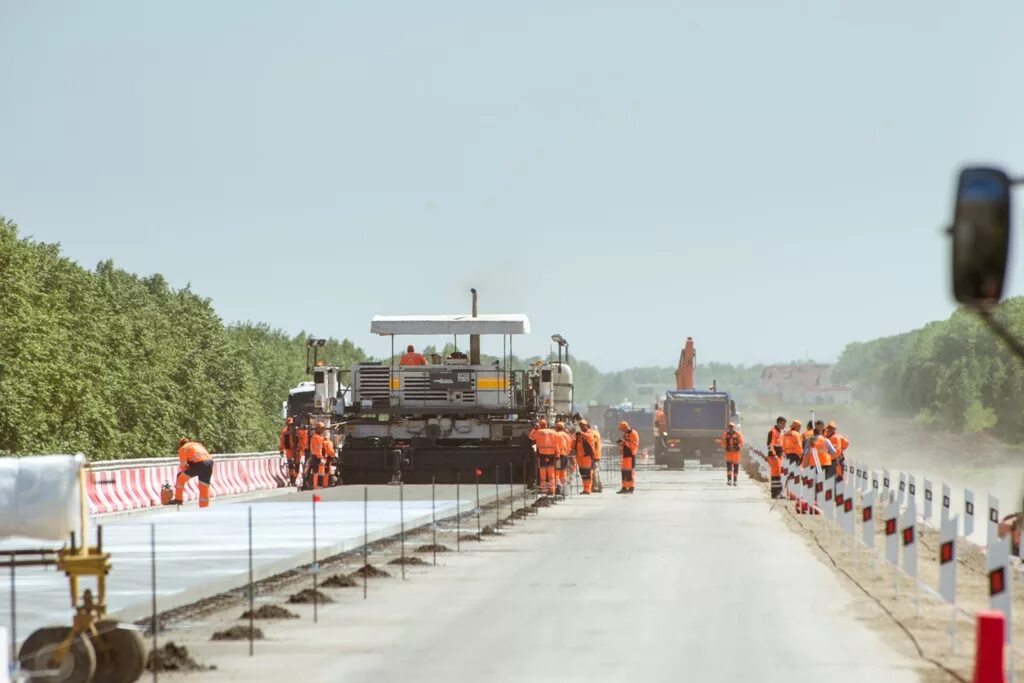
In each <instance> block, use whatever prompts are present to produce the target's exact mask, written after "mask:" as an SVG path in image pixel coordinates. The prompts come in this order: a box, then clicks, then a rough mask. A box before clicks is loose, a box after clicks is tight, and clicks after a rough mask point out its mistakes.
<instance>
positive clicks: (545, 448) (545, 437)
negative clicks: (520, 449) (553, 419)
mask: <svg viewBox="0 0 1024 683" xmlns="http://www.w3.org/2000/svg"><path fill="white" fill-rule="evenodd" d="M530 440H531V441H533V443H534V444H536V445H537V453H538V454H539V455H558V442H559V441H560V439H559V437H558V434H557V432H555V430H553V429H551V428H550V427H544V428H537V429H534V430H533V431H532V432H530Z"/></svg>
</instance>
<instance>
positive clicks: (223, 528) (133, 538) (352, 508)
mask: <svg viewBox="0 0 1024 683" xmlns="http://www.w3.org/2000/svg"><path fill="white" fill-rule="evenodd" d="M369 491H370V493H369V496H370V501H369V504H368V524H367V526H368V531H369V538H370V540H371V542H372V541H375V540H377V539H380V538H385V537H387V536H391V535H394V534H397V533H398V532H399V526H400V517H399V503H398V488H397V487H393V486H392V487H387V486H372V487H369ZM319 493H320V494H321V497H322V500H323V502H321V503H319V504H318V505H317V549H318V557H319V558H324V557H327V556H328V555H331V554H336V553H339V552H342V551H345V550H352V549H355V548H359V547H361V546H362V544H363V487H362V486H346V487H339V488H333V489H327V490H325V491H321V492H319ZM494 495H495V492H494V486H493V485H491V486H490V487H483V488H482V490H481V503H482V504H486V503H488V502H490V501H492V500H493V499H494ZM502 495H505V496H507V495H508V485H507V484H506V485H505V486H504V487H503V490H502ZM519 495H520V503H521V496H522V490H521V488H520V489H519ZM459 497H460V501H459V502H460V505H459V507H460V509H461V510H462V512H468V511H470V510H472V509H473V508H474V507H475V502H476V501H475V491H474V490H473V488H472V487H469V486H463V487H461V490H460V491H459ZM405 498H406V500H405V505H404V509H405V521H406V526H407V528H411V527H412V526H414V525H422V524H425V523H428V522H429V521H430V519H431V489H430V486H406V487H405ZM250 506H251V507H252V510H253V564H254V576H255V578H256V580H259V579H261V578H266V577H268V576H272V575H274V574H276V573H279V572H282V571H285V570H287V569H291V568H293V567H296V566H299V565H300V564H303V563H308V562H310V561H311V558H312V545H313V531H312V529H313V524H312V501H311V493H309V492H305V493H295V492H294V491H292V492H282V493H281V494H279V495H275V496H270V497H265V498H261V499H259V500H255V501H243V502H239V503H236V504H231V503H226V504H225V503H220V504H218V503H217V500H216V499H214V503H213V505H212V506H211V507H210V508H209V509H207V510H199V509H198V508H197V507H195V505H192V506H188V507H185V508H182V509H181V510H176V509H171V508H167V509H163V510H160V511H157V512H153V513H145V514H138V515H127V516H123V515H121V516H117V517H115V518H113V519H108V520H103V519H102V518H100V519H99V521H100V522H101V523H103V542H104V550H106V551H107V552H109V553H110V554H111V562H112V565H113V569H112V570H111V573H110V576H109V577H108V580H107V605H108V609H109V611H110V612H111V613H112V614H113V615H114V616H115V617H116V618H119V619H123V620H126V621H127V620H135V619H139V618H143V617H147V616H149V614H150V611H151V610H150V586H151V581H150V573H151V566H152V563H151V561H150V525H151V524H152V525H155V526H156V543H157V594H158V596H159V600H158V608H159V609H160V610H161V611H162V610H167V609H171V608H173V607H176V606H179V605H183V604H188V603H191V602H195V601H197V600H199V599H201V598H205V597H209V596H211V595H215V594H216V593H218V592H221V591H225V590H228V589H230V588H234V587H237V586H240V585H244V584H245V583H246V582H247V581H248V531H247V515H248V508H249V507H250ZM455 507H456V490H455V487H454V486H438V487H437V502H436V510H437V516H438V518H439V519H441V518H444V517H447V516H451V515H452V514H453V513H454V510H455ZM506 510H507V509H506ZM92 537H93V539H95V531H93V536H92ZM6 547H33V548H36V547H40V544H39V543H38V542H36V543H32V542H29V541H25V542H21V543H19V542H18V541H12V542H6V543H4V544H2V545H0V554H2V552H3V549H4V548H6ZM4 573H6V570H4ZM16 579H17V584H16V589H17V593H16V598H17V602H16V607H17V635H18V640H19V641H22V640H24V639H25V638H26V637H28V635H29V634H30V633H31V632H32V631H34V630H35V629H37V628H40V627H42V626H53V625H70V623H71V617H72V611H71V606H70V598H69V595H68V581H67V579H66V578H65V576H64V575H63V574H61V573H57V572H56V571H54V570H53V569H28V568H21V569H18V570H17V574H16ZM91 583H92V582H89V583H87V584H86V585H85V586H83V587H89V586H90V584H91ZM0 585H3V590H0V624H2V625H6V626H8V627H10V626H11V624H10V623H9V622H10V617H9V615H10V598H11V593H10V590H9V579H8V577H7V576H3V577H2V584H0Z"/></svg>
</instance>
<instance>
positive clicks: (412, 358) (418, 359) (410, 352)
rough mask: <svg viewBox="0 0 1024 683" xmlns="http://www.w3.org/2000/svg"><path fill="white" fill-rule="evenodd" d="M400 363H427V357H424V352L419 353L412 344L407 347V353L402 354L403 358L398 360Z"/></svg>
mask: <svg viewBox="0 0 1024 683" xmlns="http://www.w3.org/2000/svg"><path fill="white" fill-rule="evenodd" d="M398 364H399V365H426V364H427V359H426V358H424V357H423V354H422V353H417V352H416V349H415V348H414V347H413V345H412V344H409V345H408V346H407V347H405V353H403V354H402V358H401V359H400V360H399V361H398Z"/></svg>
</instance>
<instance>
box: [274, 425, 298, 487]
mask: <svg viewBox="0 0 1024 683" xmlns="http://www.w3.org/2000/svg"><path fill="white" fill-rule="evenodd" d="M299 431H301V430H299V429H297V428H296V426H295V421H294V420H293V419H292V418H290V417H289V418H288V419H287V420H285V421H284V429H282V430H281V434H280V437H279V438H278V442H277V452H278V453H279V454H281V455H283V456H284V457H285V459H287V461H288V483H289V484H291V485H292V486H295V480H296V479H298V478H299V472H300V468H299V466H300V464H301V462H302V451H301V450H300V449H299V448H298V436H299V434H298V433H299Z"/></svg>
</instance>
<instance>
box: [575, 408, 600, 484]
mask: <svg viewBox="0 0 1024 683" xmlns="http://www.w3.org/2000/svg"><path fill="white" fill-rule="evenodd" d="M574 450H575V451H576V464H577V466H579V468H580V479H582V480H583V495H585V496H589V495H590V494H591V492H592V491H593V490H594V481H593V478H592V477H591V473H592V472H593V469H594V454H595V448H594V435H593V434H592V433H591V431H590V425H589V424H588V423H587V421H586V420H580V431H578V432H577V433H576V442H575V449H574Z"/></svg>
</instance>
